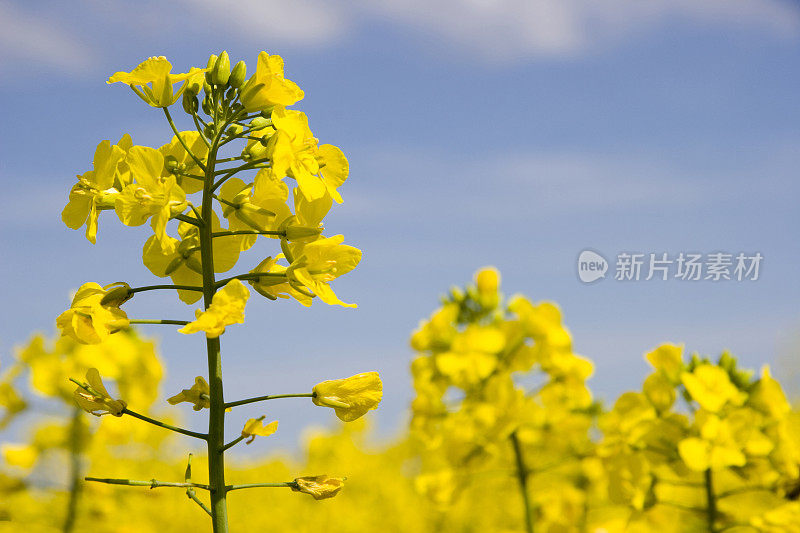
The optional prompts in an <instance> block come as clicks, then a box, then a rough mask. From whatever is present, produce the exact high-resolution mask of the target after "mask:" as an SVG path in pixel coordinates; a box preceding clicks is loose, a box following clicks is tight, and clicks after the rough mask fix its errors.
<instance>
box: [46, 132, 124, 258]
mask: <svg viewBox="0 0 800 533" xmlns="http://www.w3.org/2000/svg"><path fill="white" fill-rule="evenodd" d="M129 144H130V136H129V135H127V134H126V135H125V136H123V137H122V139H120V141H119V143H118V144H116V145H112V144H111V142H110V141H103V142H101V143H100V144H98V145H97V149H96V150H95V152H94V159H93V161H92V166H93V170H90V171H88V172H86V173H84V174H83V175H81V176H78V183H76V184H75V185H73V186H72V190H71V191H70V193H69V203H67V206H66V207H65V208H64V210H63V211H62V212H61V220H63V221H64V224H66V225H67V226H68V227H70V228H72V229H78V228H80V227H81V226H83V225H84V224H85V225H86V238H87V239H88V240H89V242H91V243H92V244H94V243H95V242H96V241H97V219H98V218H99V216H100V211H103V210H106V209H113V208H114V201H115V199H116V197H117V196H118V195H119V192H120V190H121V189H122V184H121V183H120V180H119V179H118V177H119V167H120V164H121V162H122V161H123V160H124V158H125V153H126V151H127V149H128V148H129Z"/></svg>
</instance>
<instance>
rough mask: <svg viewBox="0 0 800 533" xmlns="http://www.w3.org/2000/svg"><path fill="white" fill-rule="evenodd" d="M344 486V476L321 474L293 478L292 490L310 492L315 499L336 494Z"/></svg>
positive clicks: (331, 496) (322, 498)
mask: <svg viewBox="0 0 800 533" xmlns="http://www.w3.org/2000/svg"><path fill="white" fill-rule="evenodd" d="M343 486H344V478H340V477H328V476H325V475H322V476H306V477H299V478H296V479H295V480H294V486H292V490H293V491H295V492H302V493H304V494H310V495H311V496H313V497H314V499H315V500H324V499H326V498H333V497H334V496H336V495H337V494H338V493H339V491H340V490H342V487H343Z"/></svg>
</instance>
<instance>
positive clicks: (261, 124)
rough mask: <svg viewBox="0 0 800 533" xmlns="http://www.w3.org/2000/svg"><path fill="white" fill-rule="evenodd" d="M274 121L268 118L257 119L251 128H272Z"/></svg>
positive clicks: (253, 121) (252, 122) (251, 122)
mask: <svg viewBox="0 0 800 533" xmlns="http://www.w3.org/2000/svg"><path fill="white" fill-rule="evenodd" d="M271 125H272V121H271V120H270V119H268V118H264V117H256V118H254V119H253V120H251V121H250V127H251V128H252V129H254V130H260V129H264V128H266V127H267V126H271Z"/></svg>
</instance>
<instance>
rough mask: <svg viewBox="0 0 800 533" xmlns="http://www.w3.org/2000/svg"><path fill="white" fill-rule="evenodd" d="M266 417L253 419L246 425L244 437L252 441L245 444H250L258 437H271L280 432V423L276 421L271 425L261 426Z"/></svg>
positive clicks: (243, 429) (243, 432)
mask: <svg viewBox="0 0 800 533" xmlns="http://www.w3.org/2000/svg"><path fill="white" fill-rule="evenodd" d="M265 418H266V416H260V417H258V418H251V419H250V420H248V421H247V422H246V423H245V424H244V428H242V437H245V438H247V437H250V440H248V441H247V442H245V444H250V443H251V442H253V441H254V440H255V438H256V437H257V436H259V437H269V436H270V435H272V434H273V433H275V432H276V431H278V421H277V420H275V421H273V422H270V423H269V424H264V425H262V424H261V421H262V420H264V419H265Z"/></svg>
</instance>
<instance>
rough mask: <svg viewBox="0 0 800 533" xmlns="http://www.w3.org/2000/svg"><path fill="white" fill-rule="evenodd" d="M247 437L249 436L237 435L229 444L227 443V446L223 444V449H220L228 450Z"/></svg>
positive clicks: (222, 450)
mask: <svg viewBox="0 0 800 533" xmlns="http://www.w3.org/2000/svg"><path fill="white" fill-rule="evenodd" d="M246 438H247V437H245V436H241V437H236V438H235V439H233V440H232V441H230V442H229V443H228V444H226V445H225V446H223V447H222V449H221V450H220V452H224V451H225V450H227V449H228V448H233V447H234V446H236V445H237V444H239V443H240V442H242V441H243V440H244V439H246Z"/></svg>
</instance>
